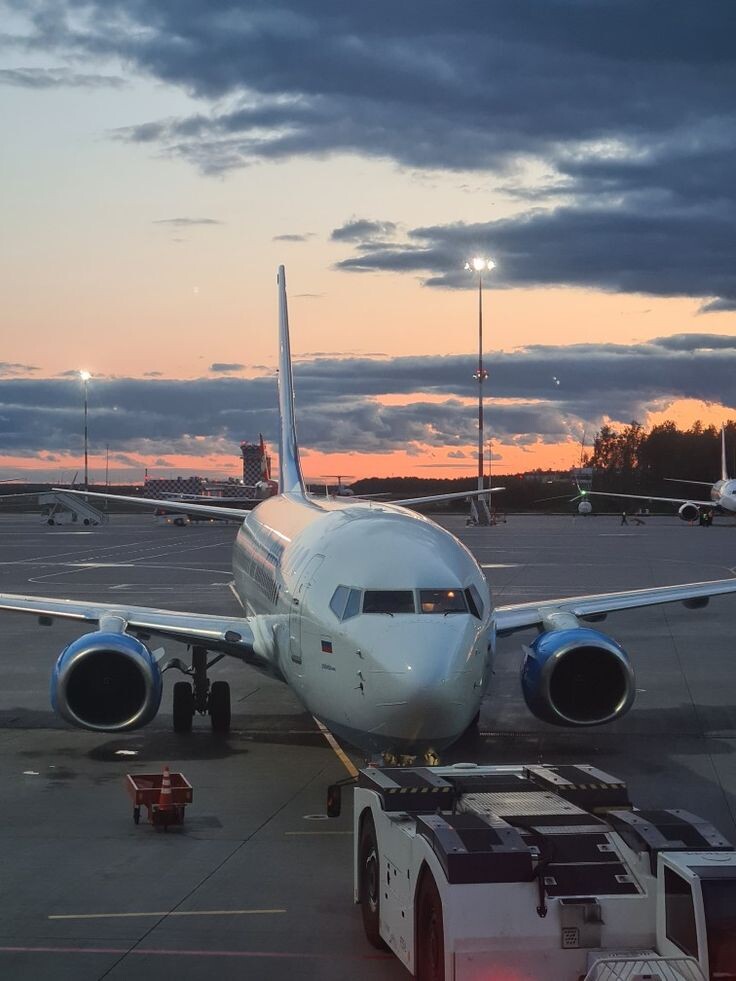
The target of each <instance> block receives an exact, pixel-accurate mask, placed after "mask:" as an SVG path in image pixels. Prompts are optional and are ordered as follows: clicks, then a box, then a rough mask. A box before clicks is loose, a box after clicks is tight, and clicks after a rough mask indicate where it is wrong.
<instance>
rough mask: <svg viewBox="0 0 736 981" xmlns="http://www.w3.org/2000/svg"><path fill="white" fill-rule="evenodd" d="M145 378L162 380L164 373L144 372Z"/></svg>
mask: <svg viewBox="0 0 736 981" xmlns="http://www.w3.org/2000/svg"><path fill="white" fill-rule="evenodd" d="M143 377H144V378H162V377H163V372H162V371H144V372H143Z"/></svg>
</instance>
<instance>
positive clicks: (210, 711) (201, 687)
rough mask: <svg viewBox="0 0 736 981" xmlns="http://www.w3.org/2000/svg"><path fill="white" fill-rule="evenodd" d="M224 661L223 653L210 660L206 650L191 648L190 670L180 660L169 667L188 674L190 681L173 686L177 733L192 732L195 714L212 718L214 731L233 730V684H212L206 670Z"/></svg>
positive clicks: (214, 682)
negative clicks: (231, 685)
mask: <svg viewBox="0 0 736 981" xmlns="http://www.w3.org/2000/svg"><path fill="white" fill-rule="evenodd" d="M221 659H222V654H220V655H218V656H217V657H214V658H213V659H212V660H211V661H209V662H208V661H207V650H206V648H204V647H193V648H192V666H191V668H187V667H186V666H185V665H184V664H183V663H182V662H181V661H179V659H178V658H177V659H176V661H175V662H171V663H170V664H169V665H168V666H169V667H175V668H177V669H178V670H179V671H181V672H182V673H183V674H186V675H189V677H190V678H191V679H192V680H191V682H189V681H177V682H176V683H175V684H174V732H191V731H192V719H193V718H194V715H195V713H199V714H200V715H209V717H210V723H211V725H212V731H213V732H221V733H224V732H229V731H230V685H229V684H228V683H227V682H226V681H213V682H212V684H210V680H209V678H208V677H207V671H208V670H209V668H211V667H212V665H213V664H216V663H217V662H218V661H219V660H221Z"/></svg>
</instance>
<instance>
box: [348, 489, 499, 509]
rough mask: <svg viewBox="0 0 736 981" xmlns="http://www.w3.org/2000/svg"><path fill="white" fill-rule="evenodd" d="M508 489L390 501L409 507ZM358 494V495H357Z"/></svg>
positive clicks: (430, 495) (460, 492)
mask: <svg viewBox="0 0 736 981" xmlns="http://www.w3.org/2000/svg"><path fill="white" fill-rule="evenodd" d="M502 490H506V488H505V487H488V488H486V489H485V490H473V491H459V492H458V493H453V494H429V495H427V496H426V497H405V498H402V500H400V501H390V502H389V503H390V504H400V505H401V506H402V507H407V506H408V505H410V504H429V503H430V502H432V501H455V500H460V499H462V498H464V497H465V498H467V497H483V496H485V495H486V494H495V493H496V492H497V491H502ZM356 496H357V495H356Z"/></svg>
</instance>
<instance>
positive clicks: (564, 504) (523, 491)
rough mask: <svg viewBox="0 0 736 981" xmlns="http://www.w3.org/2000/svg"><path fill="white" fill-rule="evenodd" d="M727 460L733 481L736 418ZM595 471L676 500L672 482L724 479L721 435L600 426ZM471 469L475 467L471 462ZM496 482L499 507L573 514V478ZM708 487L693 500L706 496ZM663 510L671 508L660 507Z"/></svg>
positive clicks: (439, 487) (438, 484)
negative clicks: (671, 480) (499, 491)
mask: <svg viewBox="0 0 736 981" xmlns="http://www.w3.org/2000/svg"><path fill="white" fill-rule="evenodd" d="M726 462H727V467H728V473H729V476H734V477H736V420H729V422H728V423H726ZM582 463H583V465H584V466H586V467H592V468H593V469H594V471H595V474H594V477H593V487H592V489H593V490H600V491H606V490H608V491H615V492H619V493H627V492H631V493H634V494H657V495H659V496H666V497H670V496H671V497H676V496H677V495H678V494H686V493H688V491H686V489H685V487H683V486H682V485H680V486H679V487H678V486H677V485H676V484H669V483H668V482H667V480H668V478H679V479H681V480H697V481H713V482H715V481H716V480H718V479H719V478H720V476H721V430H720V429H718V428H716V427H715V426H704V425H703V424H702V423H701V422H695V423H694V424H693V425H692V426H691V427H690V428H689V429H679V428H678V427H677V425H676V424H675V423H674V422H670V421H667V422H663V423H660V424H658V425H656V426H653V427H652V428H651V429H649V430H646V429H645V428H644V427H643V426H642V425H641V423H639V422H636V421H633V422H631V423H629V425H627V426H624V427H623V428H621V429H615V428H614V427H612V426H602V427H601V429H600V430H599V432H598V433H596V436H595V439H594V441H593V445H592V448H591V450H590V452H589V453H588V454H586V455H585V456H584V458H583V461H582ZM469 466H472V463H469ZM493 484H494V485H495V486H503V487H504V488H505V490H504V491H503V493H501V494H499V495H498V496H497V497H495V498H494V502H493V503H494V507H496V508H498V509H499V510H506V511H516V510H519V511H527V510H529V511H538V510H555V511H565V510H573V509H574V505H573V502H572V500H571V499H572V498H575V497H576V495H577V487H576V485H575V482H574V480H573V479H572V477H571V476H570V477H565V478H563V479H558V477H557V476H556V475H555V474H554V473H553V472H551V471H549V472H544V471H541V472H539V473H535V474H498V475H496V474H495V473H494V475H493ZM477 486H478V481H477V477H473V476H468V477H454V478H441V477H436V478H432V477H430V478H422V477H369V478H366V479H363V480H359V481H357V482H356V483H354V484H353V485H352V487H353V490H354V492H355V493H356V494H375V493H387V494H390V495H391V496H395V497H398V496H401V497H414V496H419V495H422V494H441V493H451V492H453V491H465V490H474V489H475V488H476V487H477ZM707 495H708V491H707V488H706V487H705V486H704V487H703V488H702V491H701V492H700V493H696V494H695V496H700V497H703V498H705V497H707ZM663 507H664V508H665V509H666V507H667V506H666V505H662V506H660V507H659V510H661V509H662V508H663ZM436 509H437V510H445V509H449V510H462V509H463V506H458V505H457V504H454V503H453V504H452V505H448V506H443V505H438V506H437V508H436ZM620 509H621V504H620V502H616V501H610V502H609V501H605V500H603V499H601V498H598V499H596V501H595V510H596V511H597V512H600V511H617V510H620Z"/></svg>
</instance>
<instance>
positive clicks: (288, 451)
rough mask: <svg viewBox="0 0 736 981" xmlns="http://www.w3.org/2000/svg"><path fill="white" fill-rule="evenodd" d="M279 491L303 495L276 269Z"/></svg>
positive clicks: (282, 281)
mask: <svg viewBox="0 0 736 981" xmlns="http://www.w3.org/2000/svg"><path fill="white" fill-rule="evenodd" d="M276 281H277V283H278V284H279V416H280V420H279V421H280V429H279V477H280V480H279V490H280V491H281V493H282V494H299V495H301V496H302V497H304V496H306V489H305V487H304V477H303V476H302V467H301V464H300V462H299V447H298V445H297V441H296V423H295V420H294V378H293V375H292V371H291V347H290V344H289V311H288V308H287V305H286V271H285V269H284V267H283V266H279V271H278V276H277V278H276Z"/></svg>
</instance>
